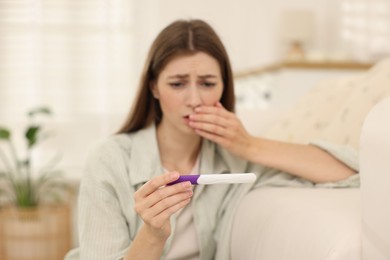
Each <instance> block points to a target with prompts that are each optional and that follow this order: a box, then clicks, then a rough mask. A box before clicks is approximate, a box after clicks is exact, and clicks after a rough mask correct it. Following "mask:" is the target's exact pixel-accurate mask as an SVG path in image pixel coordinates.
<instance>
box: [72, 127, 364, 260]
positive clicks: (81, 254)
mask: <svg viewBox="0 0 390 260" xmlns="http://www.w3.org/2000/svg"><path fill="white" fill-rule="evenodd" d="M315 145H318V146H319V147H321V148H323V149H325V150H327V151H329V152H330V153H332V154H333V155H334V156H336V157H337V158H338V159H340V160H341V161H343V162H345V163H346V164H348V165H349V166H351V167H352V168H354V169H357V157H356V156H355V154H354V153H353V152H352V151H350V150H346V149H344V148H343V147H339V146H334V145H330V144H326V143H316V144H315ZM158 151H159V150H158V144H157V139H156V129H155V127H154V125H152V126H150V127H148V128H146V129H143V130H141V131H139V132H137V133H133V134H121V135H116V136H113V137H111V138H109V139H108V140H107V141H106V142H104V143H102V144H101V145H100V146H99V147H98V148H97V149H95V150H94V151H93V152H92V153H91V154H90V156H89V159H88V161H87V164H86V169H85V173H84V175H83V177H82V181H81V186H80V194H79V221H78V224H79V240H80V247H79V248H77V249H74V250H73V251H71V252H70V253H69V254H68V255H67V256H66V257H65V259H66V260H71V259H80V260H90V259H91V260H99V259H102V260H103V259H104V260H111V259H122V258H123V257H124V255H125V253H126V251H127V249H128V247H129V245H130V244H131V242H132V241H133V239H134V238H135V236H136V234H137V232H138V230H139V229H140V227H141V225H142V220H141V219H140V218H139V216H138V215H137V214H136V213H135V211H134V199H133V194H134V192H135V191H136V190H137V189H138V188H139V187H140V186H141V185H143V184H144V183H145V182H147V181H148V180H149V179H151V178H152V177H153V176H156V175H160V174H162V166H161V163H160V157H159V152H158ZM231 172H254V173H256V174H257V177H258V178H257V181H256V183H255V184H238V185H237V184H236V185H231V184H223V185H200V186H197V187H196V188H195V191H194V195H193V199H192V202H191V205H190V206H191V207H193V212H194V224H195V226H196V229H197V235H198V243H199V246H200V259H202V260H211V259H217V260H226V259H229V255H230V245H229V243H230V232H231V226H232V222H233V218H234V212H235V209H236V208H237V206H238V204H239V202H240V200H241V199H242V198H243V196H244V195H245V194H247V193H248V192H249V191H250V190H251V189H254V188H260V187H263V186H287V185H288V186H303V187H313V186H316V185H315V184H313V183H311V182H309V181H307V180H303V179H300V178H296V177H293V176H292V175H289V174H287V173H282V172H280V171H277V170H275V169H270V168H266V167H263V166H261V165H255V164H252V163H248V162H246V161H243V160H241V159H239V158H237V157H235V156H232V155H231V154H230V153H228V152H227V151H225V150H224V149H222V148H221V147H219V146H218V145H216V144H214V143H212V142H210V141H208V140H203V143H202V149H201V160H200V174H212V173H231ZM358 185H359V177H358V176H354V177H352V178H349V179H347V180H345V181H342V182H338V183H327V184H322V185H321V186H328V187H335V186H336V187H344V186H345V187H349V186H358ZM174 229H175V219H172V230H173V232H172V233H174ZM171 240H172V236H171V237H170V238H169V239H168V241H167V243H166V247H165V250H164V253H163V256H162V259H164V256H165V253H166V251H167V250H168V248H169V247H170V244H171Z"/></svg>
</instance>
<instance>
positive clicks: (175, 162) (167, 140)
mask: <svg viewBox="0 0 390 260" xmlns="http://www.w3.org/2000/svg"><path fill="white" fill-rule="evenodd" d="M201 141H202V139H201V137H200V136H197V135H185V134H178V133H172V132H168V131H164V129H163V128H159V127H158V128H157V142H158V146H159V152H160V158H161V163H162V165H163V166H164V168H166V169H167V170H169V171H178V172H180V173H184V174H185V173H188V172H190V171H191V169H192V168H193V166H194V164H195V162H196V159H197V158H198V154H199V151H200V147H201Z"/></svg>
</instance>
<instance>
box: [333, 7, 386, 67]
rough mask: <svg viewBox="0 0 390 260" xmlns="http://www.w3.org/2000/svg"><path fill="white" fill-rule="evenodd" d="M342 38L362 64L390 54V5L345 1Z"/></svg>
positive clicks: (342, 11)
mask: <svg viewBox="0 0 390 260" xmlns="http://www.w3.org/2000/svg"><path fill="white" fill-rule="evenodd" d="M340 6H341V37H342V39H343V41H344V43H345V44H346V45H347V46H348V48H349V50H350V52H351V55H352V56H353V57H354V58H356V59H357V60H360V61H377V60H379V59H381V58H383V57H384V56H388V55H390V2H389V1H388V0H342V1H341V5H340Z"/></svg>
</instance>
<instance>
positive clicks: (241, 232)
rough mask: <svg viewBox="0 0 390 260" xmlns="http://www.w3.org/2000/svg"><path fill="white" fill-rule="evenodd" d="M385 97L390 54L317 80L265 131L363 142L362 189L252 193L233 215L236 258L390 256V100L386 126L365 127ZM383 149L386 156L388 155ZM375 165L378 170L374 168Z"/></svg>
mask: <svg viewBox="0 0 390 260" xmlns="http://www.w3.org/2000/svg"><path fill="white" fill-rule="evenodd" d="M387 96H390V59H384V60H382V61H381V62H379V63H378V64H377V65H375V66H374V67H373V68H371V69H370V70H369V71H367V72H366V73H364V74H363V75H361V76H356V77H351V78H344V79H335V80H329V81H326V82H323V83H320V84H319V85H318V86H317V87H315V88H313V89H312V90H311V91H310V92H309V93H308V94H306V95H305V96H304V97H303V98H302V99H301V100H300V101H299V102H298V103H297V104H296V105H295V106H294V108H293V109H292V110H290V111H289V112H288V113H287V114H286V115H284V116H283V118H281V119H280V120H279V121H278V122H277V123H276V124H275V125H274V126H273V127H271V128H270V129H269V130H268V131H267V132H266V133H264V134H263V135H265V136H267V137H269V138H273V139H277V140H285V141H291V142H296V143H308V142H310V141H313V140H318V139H323V140H327V141H330V142H335V143H338V144H344V145H346V146H349V147H352V148H354V149H356V150H357V151H359V150H360V149H362V150H361V153H360V155H359V156H360V159H359V164H360V166H361V170H362V172H361V175H362V178H361V183H362V184H361V187H362V188H358V189H356V188H355V189H318V188H316V189H314V188H289V187H281V188H280V187H279V188H272V187H269V188H262V189H258V190H255V191H252V192H250V193H249V194H248V195H246V196H245V198H244V199H243V201H242V202H241V204H240V206H239V208H238V211H237V213H236V216H235V220H234V225H233V230H232V237H231V255H232V259H237V260H241V259H245V260H250V259H262V260H283V259H286V260H298V259H299V260H302V259H309V260H317V259H318V260H322V259H328V260H349V259H351V260H353V259H361V258H362V257H363V256H364V258H363V259H365V260H373V259H375V260H382V259H390V252H389V251H390V249H389V248H390V239H389V237H390V235H389V234H390V221H389V219H390V211H389V210H387V215H386V214H383V212H382V210H383V208H389V207H386V205H388V203H387V202H386V201H385V200H384V199H383V198H384V195H387V198H388V197H389V196H390V177H389V176H390V174H389V173H390V164H389V163H388V162H389V161H390V160H389V159H390V157H389V156H390V126H389V124H390V123H389V122H390V100H387V101H386V102H387V103H388V104H387V107H386V108H382V110H380V111H381V113H382V114H381V120H382V124H383V122H384V121H386V120H387V128H385V129H388V130H387V132H385V131H375V129H378V128H379V126H381V122H380V121H381V120H379V119H376V120H377V121H376V123H375V122H374V123H372V122H371V123H369V122H368V123H367V125H365V128H364V129H366V130H365V131H366V132H367V133H366V134H364V133H363V135H362V134H361V131H362V125H363V123H364V120H365V118H366V117H367V114H368V112H369V111H370V110H371V109H372V108H373V107H374V106H375V105H377V104H378V102H380V101H381V100H382V99H384V98H385V97H387ZM379 105H382V107H385V106H384V105H383V104H382V103H381V104H379ZM379 105H378V106H379ZM375 108H376V107H375ZM384 110H386V112H384ZM385 113H387V117H386V116H385ZM253 120H260V119H257V118H253ZM378 121H379V122H378ZM368 129H370V130H368ZM361 136H362V141H361V140H360V137H361ZM367 140H369V141H367ZM371 140H373V141H371ZM382 140H387V141H383V142H384V143H386V142H387V146H386V144H383V143H382ZM361 145H364V147H360V146H361ZM363 148H364V149H363ZM386 153H387V156H388V158H387V160H386V159H385V158H383V157H384V154H386ZM378 158H382V159H378ZM375 159H378V164H377V163H376V161H375ZM375 165H380V166H378V167H382V168H378V169H376V168H375V167H374V166H375ZM372 167H374V168H373V169H375V170H374V171H376V175H372V173H371V169H372ZM386 167H387V168H386ZM381 174H382V175H386V180H387V183H386V182H384V183H383V182H381V180H380V179H381V178H382V176H381ZM374 176H376V177H374ZM369 180H370V181H369ZM379 184H382V185H379ZM377 185H379V186H380V188H381V189H382V191H383V192H382V193H380V192H378V190H377ZM364 188H365V189H364ZM362 195H363V197H362ZM381 196H382V197H381ZM362 202H363V203H364V204H363V208H362ZM379 202H383V203H379ZM362 209H363V211H362ZM383 215H385V216H386V217H387V218H386V221H385V219H384V218H383ZM363 218H364V222H363V221H362V219H363ZM386 222H387V223H388V224H387V225H386ZM362 223H363V226H362ZM362 242H363V245H362ZM362 248H363V249H364V250H363V253H362Z"/></svg>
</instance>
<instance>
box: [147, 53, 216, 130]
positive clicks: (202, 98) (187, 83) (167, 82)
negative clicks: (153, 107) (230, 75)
mask: <svg viewBox="0 0 390 260" xmlns="http://www.w3.org/2000/svg"><path fill="white" fill-rule="evenodd" d="M223 87H224V86H223V81H222V76H221V70H220V67H219V64H218V62H217V60H216V59H214V58H213V57H212V56H210V55H208V54H206V53H204V52H197V53H195V54H191V55H183V56H177V57H176V58H173V59H172V60H171V61H170V62H169V63H168V64H167V65H166V66H165V68H164V69H163V70H162V71H161V73H160V75H159V76H158V79H157V82H156V83H155V84H154V85H153V86H152V92H153V95H154V96H155V98H157V99H158V100H159V102H160V106H161V110H162V113H163V117H162V120H161V122H160V125H159V127H163V128H166V130H169V131H174V132H177V131H180V132H185V133H192V134H194V133H195V132H194V130H193V129H192V128H190V127H189V125H188V122H189V119H188V116H189V115H190V114H192V113H194V109H195V108H196V107H198V106H201V105H206V106H213V105H215V104H216V103H217V102H218V101H219V100H220V99H221V96H222V92H223Z"/></svg>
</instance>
